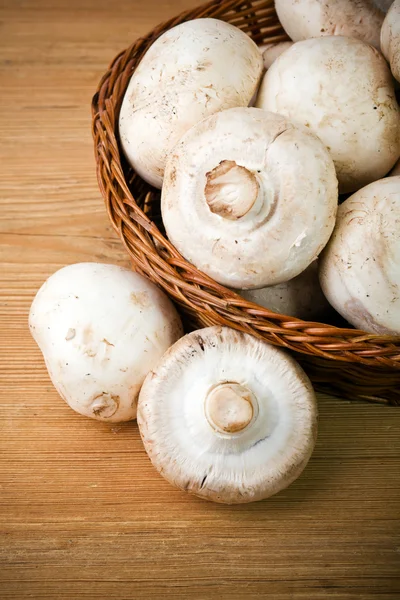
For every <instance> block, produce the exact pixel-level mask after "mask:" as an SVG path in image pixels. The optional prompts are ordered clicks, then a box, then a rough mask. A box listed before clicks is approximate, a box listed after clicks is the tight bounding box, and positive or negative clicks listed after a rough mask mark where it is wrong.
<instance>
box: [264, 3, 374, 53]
mask: <svg viewBox="0 0 400 600" xmlns="http://www.w3.org/2000/svg"><path fill="white" fill-rule="evenodd" d="M275 9H276V12H277V14H278V17H279V20H280V22H281V23H282V25H283V28H284V30H285V31H286V33H287V34H288V35H289V37H290V38H291V39H292V40H293V41H295V42H299V41H301V40H307V39H308V38H316V37H321V36H327V35H344V36H348V37H352V38H358V39H360V40H363V41H364V42H367V43H368V44H372V46H375V48H377V49H378V50H379V35H380V31H381V26H382V22H383V19H384V14H383V12H382V11H381V10H380V9H379V8H378V7H377V6H375V4H374V3H373V2H372V0H362V1H361V2H360V0H275Z"/></svg>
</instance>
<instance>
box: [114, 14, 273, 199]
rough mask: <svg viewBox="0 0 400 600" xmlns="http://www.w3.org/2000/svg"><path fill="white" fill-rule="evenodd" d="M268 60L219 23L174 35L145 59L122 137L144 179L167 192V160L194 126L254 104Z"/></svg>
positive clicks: (206, 22)
mask: <svg viewBox="0 0 400 600" xmlns="http://www.w3.org/2000/svg"><path fill="white" fill-rule="evenodd" d="M262 65H263V63H262V56H261V55H260V52H259V50H258V48H257V46H256V44H255V43H254V42H253V41H252V40H251V39H250V37H249V36H248V35H246V34H245V33H244V32H243V31H241V30H240V29H238V28H237V27H234V26H233V25H229V23H225V22H223V21H219V20H217V19H197V20H194V21H188V22H186V23H182V24H181V25H177V26H176V27H173V28H172V29H169V30H168V31H167V32H165V33H164V34H163V35H162V36H160V37H159V38H158V39H157V40H156V41H155V42H154V44H153V45H152V46H151V47H150V48H149V50H148V51H147V52H146V54H145V55H144V57H143V58H142V60H141V62H140V64H139V66H138V68H137V69H136V71H135V72H134V73H133V75H132V78H131V80H130V82H129V85H128V89H127V90H126V93H125V96H124V99H123V102H122V107H121V112H120V117H119V133H120V139H121V145H122V148H123V151H124V152H125V155H126V157H127V159H128V161H129V162H130V164H131V165H132V166H133V168H134V169H135V170H136V171H137V172H138V173H139V175H140V176H141V177H143V179H145V180H146V181H147V182H148V183H150V184H152V185H154V186H156V187H159V188H161V185H162V180H163V176H164V168H165V161H166V159H167V155H168V153H169V152H170V150H171V149H172V148H173V146H174V145H175V144H176V143H177V142H178V140H179V139H180V137H181V136H182V135H183V133H185V132H186V131H187V130H188V129H190V127H192V125H194V124H195V123H197V122H198V121H200V120H201V119H204V118H205V117H207V116H209V115H211V114H213V113H216V112H218V111H220V110H223V109H225V108H231V107H234V106H248V104H249V102H250V100H251V99H252V97H253V95H254V93H255V91H256V89H257V86H258V84H259V80H260V77H261V73H262V68H263V66H262Z"/></svg>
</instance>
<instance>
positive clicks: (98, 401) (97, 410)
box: [91, 392, 118, 418]
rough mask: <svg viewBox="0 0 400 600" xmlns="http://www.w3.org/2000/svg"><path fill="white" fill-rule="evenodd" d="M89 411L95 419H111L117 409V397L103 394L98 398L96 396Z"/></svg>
mask: <svg viewBox="0 0 400 600" xmlns="http://www.w3.org/2000/svg"><path fill="white" fill-rule="evenodd" d="M91 409H92V411H93V414H94V415H95V416H96V417H99V416H100V417H102V418H109V417H112V415H113V414H114V413H115V412H116V411H117V409H118V396H112V395H110V394H107V393H105V392H103V393H102V394H100V395H99V396H96V398H95V399H94V401H93V402H92V405H91Z"/></svg>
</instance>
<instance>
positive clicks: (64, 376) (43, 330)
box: [29, 263, 182, 422]
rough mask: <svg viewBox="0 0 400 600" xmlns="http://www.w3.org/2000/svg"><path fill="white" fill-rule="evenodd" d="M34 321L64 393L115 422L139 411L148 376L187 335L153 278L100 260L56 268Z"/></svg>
mask: <svg viewBox="0 0 400 600" xmlns="http://www.w3.org/2000/svg"><path fill="white" fill-rule="evenodd" d="M29 327H30V330H31V333H32V335H33V337H34V339H35V340H36V342H37V344H38V346H39V348H40V349H41V351H42V353H43V356H44V358H45V361H46V366H47V369H48V371H49V375H50V377H51V379H52V381H53V383H54V385H55V387H56V389H57V391H58V392H59V394H60V395H61V396H62V397H63V398H64V400H65V401H66V402H67V403H68V404H69V405H70V406H71V408H73V409H74V410H75V411H76V412H78V413H80V414H82V415H85V416H87V417H91V418H93V419H99V420H102V421H112V422H118V421H129V420H130V419H134V418H135V417H136V403H137V397H138V394H139V390H140V388H141V385H142V383H143V380H144V378H145V376H146V375H147V373H148V372H149V370H150V369H151V368H153V367H154V365H155V364H156V362H157V361H158V360H159V359H160V358H161V356H162V354H163V353H164V352H165V350H167V348H169V346H171V344H173V343H174V342H175V341H176V340H177V339H178V338H179V337H180V336H181V335H182V324H181V321H180V318H179V316H178V314H177V312H176V310H175V308H174V306H173V305H172V303H171V302H170V300H169V299H168V298H167V296H166V295H165V294H164V293H163V292H162V291H161V290H160V289H158V288H157V287H156V286H155V285H154V284H153V283H152V282H151V281H149V280H148V279H146V278H145V277H143V276H142V275H139V274H138V273H133V272H132V271H130V270H128V269H124V268H122V267H118V266H116V265H107V264H98V263H78V264H74V265H69V266H67V267H64V268H63V269H60V270H59V271H57V272H56V273H54V274H53V275H51V277H49V279H48V280H47V281H46V282H45V283H44V284H43V285H42V287H41V288H40V290H39V291H38V293H37V295H36V297H35V299H34V301H33V303H32V306H31V310H30V315H29Z"/></svg>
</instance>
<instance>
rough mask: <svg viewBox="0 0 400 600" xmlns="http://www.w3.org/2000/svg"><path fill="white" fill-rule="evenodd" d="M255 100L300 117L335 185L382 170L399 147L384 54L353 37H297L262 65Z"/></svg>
mask: <svg viewBox="0 0 400 600" xmlns="http://www.w3.org/2000/svg"><path fill="white" fill-rule="evenodd" d="M256 106H258V107H259V108H264V109H265V110H271V111H274V112H278V113H280V114H282V115H285V116H287V117H288V118H291V119H293V120H296V121H297V122H299V123H302V124H303V125H306V126H307V127H309V128H310V129H311V131H313V132H314V133H315V134H317V135H318V136H319V137H320V138H321V140H322V141H323V142H324V144H325V145H326V147H327V148H328V150H329V151H330V153H331V155H332V158H333V160H334V162H335V166H336V172H337V176H338V180H339V191H340V192H341V193H348V192H352V191H354V190H356V189H359V188H360V187H363V186H364V185H366V184H368V183H371V182H372V181H375V180H376V179H379V178H380V177H384V175H386V173H387V172H388V171H389V170H390V169H391V167H392V166H393V165H394V163H395V162H396V160H397V159H398V157H399V155H400V113H399V107H398V105H397V101H396V97H395V92H394V88H393V79H392V76H391V73H390V70H389V68H388V66H387V63H386V62H385V60H384V58H383V56H382V55H381V54H379V52H377V51H376V50H375V49H374V48H372V46H369V45H368V44H365V43H364V42H361V41H360V40H356V39H351V38H346V37H339V36H331V37H322V38H315V39H311V40H305V41H304V42H297V43H296V44H293V46H292V47H291V48H289V49H288V50H286V52H284V53H283V54H281V56H280V57H279V58H277V59H276V61H275V62H274V63H273V65H272V66H271V68H270V69H269V70H268V71H267V73H266V74H265V76H264V79H263V81H262V83H261V86H260V91H259V95H258V98H257V102H256Z"/></svg>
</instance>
